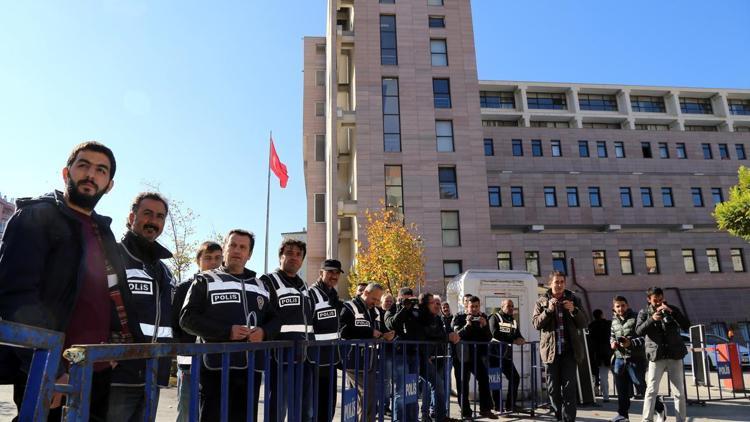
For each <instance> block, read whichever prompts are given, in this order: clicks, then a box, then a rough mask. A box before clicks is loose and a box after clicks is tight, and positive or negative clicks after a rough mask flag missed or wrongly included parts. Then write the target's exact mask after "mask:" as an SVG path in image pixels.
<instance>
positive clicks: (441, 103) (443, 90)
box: [432, 79, 451, 108]
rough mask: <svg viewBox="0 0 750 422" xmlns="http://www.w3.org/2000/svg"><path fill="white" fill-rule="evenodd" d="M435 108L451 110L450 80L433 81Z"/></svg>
mask: <svg viewBox="0 0 750 422" xmlns="http://www.w3.org/2000/svg"><path fill="white" fill-rule="evenodd" d="M432 95H433V97H434V104H435V108H451V84H450V81H449V80H448V79H433V80H432Z"/></svg>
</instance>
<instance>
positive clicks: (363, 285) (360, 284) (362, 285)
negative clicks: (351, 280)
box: [357, 283, 370, 288]
mask: <svg viewBox="0 0 750 422" xmlns="http://www.w3.org/2000/svg"><path fill="white" fill-rule="evenodd" d="M368 284H370V283H357V288H360V287H367V285H368Z"/></svg>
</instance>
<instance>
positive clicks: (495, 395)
mask: <svg viewBox="0 0 750 422" xmlns="http://www.w3.org/2000/svg"><path fill="white" fill-rule="evenodd" d="M502 361H503V375H505V378H507V379H508V393H507V394H506V395H505V402H504V403H503V407H504V408H505V409H503V408H502V407H500V393H501V392H502V391H501V390H494V391H493V392H492V402H493V408H494V409H495V410H497V411H502V410H508V411H510V410H513V408H514V407H515V406H516V397H518V386H519V385H520V384H521V375H519V374H518V371H516V367H515V366H514V365H513V359H505V358H504V359H502ZM499 363H500V360H499V359H497V358H495V359H494V360H493V361H491V362H490V364H491V365H492V366H497V365H498V364H499Z"/></svg>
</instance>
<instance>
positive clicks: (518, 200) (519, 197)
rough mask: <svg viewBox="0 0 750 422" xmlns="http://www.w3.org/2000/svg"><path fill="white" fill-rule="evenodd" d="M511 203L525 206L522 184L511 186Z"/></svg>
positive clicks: (516, 205) (515, 205)
mask: <svg viewBox="0 0 750 422" xmlns="http://www.w3.org/2000/svg"><path fill="white" fill-rule="evenodd" d="M510 203H511V205H512V206H514V207H522V206H523V188H522V187H521V186H511V188H510Z"/></svg>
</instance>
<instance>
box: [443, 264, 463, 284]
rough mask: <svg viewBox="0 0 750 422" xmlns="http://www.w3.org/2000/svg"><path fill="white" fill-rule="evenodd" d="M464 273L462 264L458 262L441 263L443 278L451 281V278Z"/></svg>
mask: <svg viewBox="0 0 750 422" xmlns="http://www.w3.org/2000/svg"><path fill="white" fill-rule="evenodd" d="M462 272H464V270H463V262H461V261H459V260H447V261H443V278H445V279H452V278H453V277H455V276H457V275H459V274H461V273H462Z"/></svg>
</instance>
